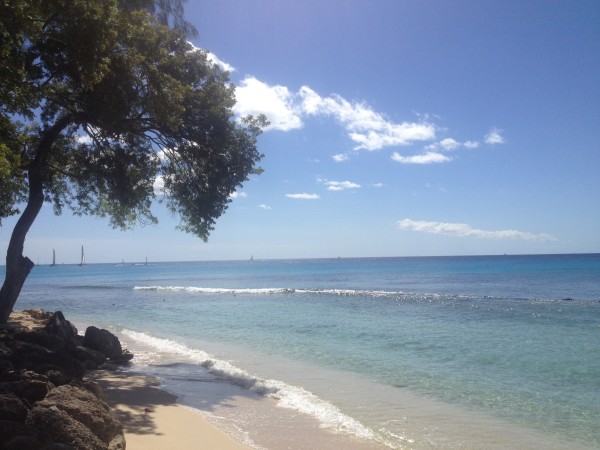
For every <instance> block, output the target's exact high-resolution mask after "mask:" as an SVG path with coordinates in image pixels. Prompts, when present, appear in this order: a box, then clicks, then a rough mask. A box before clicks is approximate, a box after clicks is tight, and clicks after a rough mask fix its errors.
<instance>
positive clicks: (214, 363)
mask: <svg viewBox="0 0 600 450" xmlns="http://www.w3.org/2000/svg"><path fill="white" fill-rule="evenodd" d="M122 333H123V334H124V335H126V336H128V337H129V338H131V339H134V340H136V341H139V342H143V343H144V344H147V345H150V346H152V347H154V348H155V349H157V350H158V351H162V352H167V353H169V354H171V355H173V354H175V355H179V356H184V357H186V358H188V359H189V360H190V361H192V362H195V363H197V364H200V365H201V366H202V367H204V368H205V369H206V370H208V371H209V372H210V373H212V374H213V375H215V376H217V377H219V378H221V379H223V380H224V381H227V382H229V383H232V384H235V385H237V386H240V387H243V388H245V389H248V390H250V391H252V392H255V393H257V394H259V395H262V396H266V397H271V398H273V399H275V400H277V406H279V407H282V408H290V409H294V410H296V411H299V412H302V413H304V414H308V415H311V416H313V417H315V418H316V419H317V420H319V422H320V424H321V427H323V428H333V429H335V430H338V431H345V432H348V433H351V434H354V435H355V436H358V437H361V438H363V439H369V440H373V439H375V434H374V433H373V431H372V430H371V429H369V428H368V427H366V426H364V425H363V424H361V423H360V422H359V421H357V420H356V419H353V418H352V417H350V416H347V415H345V414H344V413H342V412H341V411H340V410H339V409H338V408H337V407H336V406H335V405H333V404H331V403H329V402H327V401H325V400H322V399H320V398H319V397H317V396H316V395H314V394H313V393H312V392H309V391H307V390H306V389H303V388H301V387H298V386H292V385H289V384H286V383H284V382H283V381H278V380H271V379H263V378H260V377H257V376H254V375H252V374H250V373H248V372H246V371H244V370H242V369H240V368H239V367H236V366H234V365H233V364H230V363H229V362H227V361H223V360H219V359H217V358H215V357H213V356H212V355H210V354H209V353H207V352H205V351H203V350H199V349H194V348H190V347H188V346H186V345H184V344H180V343H178V342H175V341H172V340H170V339H162V338H157V337H154V336H150V335H148V334H146V333H140V332H137V331H131V330H123V331H122Z"/></svg>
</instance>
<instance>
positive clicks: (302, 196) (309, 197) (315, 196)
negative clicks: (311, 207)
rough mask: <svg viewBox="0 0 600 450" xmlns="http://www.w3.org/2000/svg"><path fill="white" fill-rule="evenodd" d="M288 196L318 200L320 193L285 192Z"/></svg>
mask: <svg viewBox="0 0 600 450" xmlns="http://www.w3.org/2000/svg"><path fill="white" fill-rule="evenodd" d="M285 196H286V197H288V198H296V199H301V200H316V199H318V198H320V196H319V195H318V194H307V193H305V192H303V193H302V194H285Z"/></svg>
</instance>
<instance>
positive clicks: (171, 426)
mask: <svg viewBox="0 0 600 450" xmlns="http://www.w3.org/2000/svg"><path fill="white" fill-rule="evenodd" d="M87 378H88V379H90V380H92V381H95V382H97V383H98V384H100V386H102V388H103V389H104V394H105V396H106V402H107V403H108V405H109V406H110V407H111V411H112V415H113V417H115V418H116V419H117V420H118V421H119V422H121V424H122V425H123V428H124V432H125V439H126V442H127V449H128V450H145V449H148V450H153V449H156V450H159V449H166V448H180V449H185V448H195V449H207V450H208V449H223V450H244V449H246V450H247V449H249V448H251V447H248V446H246V445H244V444H241V443H239V442H237V441H235V440H234V439H233V438H232V437H231V436H229V435H228V434H226V433H225V432H224V431H223V430H221V429H220V428H218V427H216V426H215V425H213V424H211V423H209V422H208V421H206V420H205V419H204V418H203V417H202V416H201V415H200V414H199V413H196V412H195V411H193V410H192V409H190V408H187V407H185V406H184V405H182V404H181V403H178V402H177V396H176V395H173V394H170V393H169V392H167V391H165V390H162V389H160V388H159V384H160V383H159V381H158V380H156V379H152V378H151V377H148V376H145V375H139V374H135V373H133V372H122V371H108V370H97V371H94V372H90V373H89V374H88V375H87Z"/></svg>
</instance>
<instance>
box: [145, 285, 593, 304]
mask: <svg viewBox="0 0 600 450" xmlns="http://www.w3.org/2000/svg"><path fill="white" fill-rule="evenodd" d="M133 289H134V290H135V291H170V292H186V293H191V294H231V295H277V294H280V295H282V294H283V295H307V294H308V295H323V296H339V297H368V298H388V299H392V300H396V301H417V302H436V303H437V302H443V301H450V302H470V301H490V302H493V301H514V302H534V303H540V302H542V303H555V302H570V303H573V304H586V303H589V302H590V301H587V300H579V299H573V298H570V297H566V298H559V299H551V298H526V297H514V296H507V297H499V296H494V295H468V294H449V293H444V294H441V293H417V292H412V293H411V292H405V291H387V290H376V289H374V290H370V289H318V288H315V289H311V288H275V287H274V288H212V287H198V286H135V287H134V288H133ZM592 302H600V300H592Z"/></svg>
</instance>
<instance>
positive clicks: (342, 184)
mask: <svg viewBox="0 0 600 450" xmlns="http://www.w3.org/2000/svg"><path fill="white" fill-rule="evenodd" d="M323 184H325V186H327V190H328V191H345V190H348V189H360V184H357V183H353V182H352V181H325V182H324V183H323Z"/></svg>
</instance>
